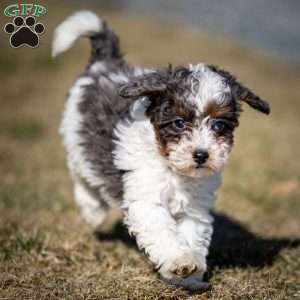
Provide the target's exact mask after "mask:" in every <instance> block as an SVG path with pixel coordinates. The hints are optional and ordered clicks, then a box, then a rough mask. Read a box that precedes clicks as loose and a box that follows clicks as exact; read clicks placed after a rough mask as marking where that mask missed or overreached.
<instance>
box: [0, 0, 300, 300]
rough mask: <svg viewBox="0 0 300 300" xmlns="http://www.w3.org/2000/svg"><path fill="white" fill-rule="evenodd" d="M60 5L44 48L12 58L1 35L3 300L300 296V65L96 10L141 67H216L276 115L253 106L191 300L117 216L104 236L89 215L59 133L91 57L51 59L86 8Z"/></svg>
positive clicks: (52, 12) (82, 53)
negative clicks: (200, 285) (203, 280)
mask: <svg viewBox="0 0 300 300" xmlns="http://www.w3.org/2000/svg"><path fill="white" fill-rule="evenodd" d="M59 3H61V2H58V1H51V4H50V1H48V14H47V15H46V16H45V17H43V18H41V19H40V21H41V22H43V23H44V24H45V26H46V32H45V33H44V34H43V36H42V37H41V44H40V46H39V48H36V49H30V48H27V47H22V48H19V49H12V48H11V47H10V46H9V42H8V36H7V35H6V34H5V33H3V32H2V33H1V34H2V38H1V40H2V42H1V54H0V78H1V92H0V93H1V97H0V101H1V110H0V299H48V300H50V299H51V300H52V299H110V300H112V299H122V300H123V299H124V300H125V299H144V300H146V299H147V300H150V299H151V300H152V299H161V300H162V299H169V300H170V299H173V300H175V299H189V300H192V299H214V300H217V299H222V300H227V299H228V300H229V299H233V300H238V299H241V300H244V299H247V300H248V299H249V300H250V299H251V300H252V299H266V300H269V299H274V300H275V299H276V300H279V299H280V300H283V299H286V300H293V299H300V217H299V216H300V202H299V197H300V162H299V157H298V156H299V154H300V118H299V114H300V101H299V99H300V88H299V86H300V68H299V67H298V68H296V67H295V66H288V65H285V64H284V63H283V62H280V61H278V60H276V59H275V58H271V57H267V56H266V55H265V54H264V55H263V54H261V53H258V52H257V51H255V50H252V49H248V48H246V47H242V46H240V45H238V44H236V43H234V42H232V41H230V40H224V39H220V38H215V37H214V36H208V35H206V34H204V33H201V32H200V31H199V32H198V31H196V30H195V29H193V30H192V29H191V28H188V27H184V26H182V25H180V24H176V23H175V24H164V23H159V22H157V21H156V22H152V20H151V19H145V18H142V17H141V16H129V15H126V14H124V13H121V12H117V11H100V10H99V9H98V10H97V9H95V11H96V12H97V13H99V15H101V16H103V17H104V18H105V19H107V20H108V21H109V23H110V24H111V26H112V27H113V28H114V29H115V30H116V32H118V34H119V35H120V37H121V41H122V45H123V49H124V53H125V54H126V58H127V60H128V61H130V62H131V63H135V64H143V65H147V66H166V65H167V64H168V63H172V64H174V65H176V64H180V63H189V62H199V61H205V62H209V63H213V64H217V65H220V66H222V67H224V68H227V69H229V70H231V71H232V72H233V73H235V74H236V75H237V76H238V77H239V79H240V80H241V81H242V82H245V83H247V84H248V85H249V86H251V87H253V89H254V90H255V91H256V92H257V93H258V94H259V95H260V96H261V97H262V98H264V99H266V100H268V101H269V102H270V104H271V107H272V113H271V115H270V116H267V117H266V116H265V115H262V114H259V113H256V112H254V111H252V110H251V109H250V108H248V107H246V106H245V107H244V113H243V115H242V118H241V125H240V127H239V129H238V130H237V132H236V145H235V148H234V150H233V153H232V156H231V159H230V161H229V164H228V166H227V168H226V171H225V174H224V184H223V187H222V189H221V191H220V193H219V197H218V202H217V207H216V211H215V214H216V223H215V234H214V237H213V243H212V246H211V251H210V256H209V258H208V261H209V272H208V274H207V280H209V282H210V283H211V289H210V290H209V291H206V292H204V293H202V294H199V293H198V294H190V293H188V292H186V291H184V290H182V289H175V288H173V287H170V286H167V285H165V284H164V283H163V282H162V281H161V280H160V279H159V277H158V276H157V274H156V273H155V272H154V271H153V269H152V266H151V265H150V264H149V262H148V260H147V259H146V258H145V256H144V255H143V254H142V253H141V252H139V251H138V250H137V248H136V245H135V242H134V241H133V240H132V239H130V238H129V236H128V235H127V233H126V230H125V229H124V228H123V227H122V224H121V222H120V221H118V217H117V216H115V215H114V214H112V216H111V219H110V220H108V221H109V222H107V224H106V226H105V228H102V229H101V230H99V231H98V232H95V233H93V232H92V231H91V230H90V228H89V227H88V226H87V225H85V224H84V222H83V221H82V219H81V218H80V215H79V212H78V210H77V208H76V206H75V204H74V201H73V195H72V185H71V180H70V178H69V174H68V171H67V167H66V161H65V155H64V151H63V147H62V145H61V140H60V137H59V135H58V127H59V123H60V119H61V114H62V111H63V106H64V97H65V95H66V93H67V91H68V89H69V88H70V86H71V85H72V82H73V81H74V80H75V78H76V76H77V75H78V74H80V72H81V71H82V70H83V69H84V67H85V64H86V63H87V59H88V56H89V50H90V49H89V43H88V41H87V40H81V41H80V42H79V43H77V44H76V46H75V47H74V48H72V49H71V51H70V52H68V53H66V54H64V55H62V56H61V57H59V58H58V59H57V60H55V61H53V60H52V59H51V57H50V48H51V37H52V32H53V29H54V27H55V26H56V25H57V24H58V23H59V22H60V21H61V20H62V19H63V18H65V17H66V16H67V15H69V14H70V13H71V12H73V11H74V10H76V9H77V8H81V7H82V8H83V5H80V4H76V5H75V4H73V5H72V6H71V5H69V6H68V5H62V4H59ZM65 3H68V2H65ZM69 3H70V2H69ZM58 5H59V6H58ZM85 7H86V6H85ZM90 7H92V6H91V5H90ZM3 18H5V17H2V20H4V19H3ZM6 21H8V20H5V22H6ZM3 23H4V22H3Z"/></svg>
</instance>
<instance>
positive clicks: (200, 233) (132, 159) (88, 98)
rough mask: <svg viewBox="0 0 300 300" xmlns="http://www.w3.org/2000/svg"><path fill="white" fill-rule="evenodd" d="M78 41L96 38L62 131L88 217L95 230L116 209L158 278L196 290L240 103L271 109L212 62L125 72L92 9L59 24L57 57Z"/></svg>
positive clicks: (113, 40) (69, 101)
mask: <svg viewBox="0 0 300 300" xmlns="http://www.w3.org/2000/svg"><path fill="white" fill-rule="evenodd" d="M80 36H87V37H89V38H90V41H91V45H92V54H91V58H90V62H89V64H88V66H87V67H86V70H85V71H84V72H83V73H82V75H81V76H80V77H79V78H78V79H77V81H76V82H75V83H74V85H73V87H72V88H71V90H70V92H69V95H68V97H67V101H66V104H65V111H64V114H63V120H62V124H61V128H60V133H61V135H62V137H63V141H64V145H65V148H66V152H67V157H68V165H69V168H70V172H71V175H72V178H73V180H74V195H75V200H76V202H77V204H78V205H79V207H80V208H81V211H82V215H83V217H84V218H85V220H86V221H87V222H88V223H90V224H91V225H93V226H97V225H99V224H101V222H102V221H103V219H104V218H105V216H106V214H107V211H108V210H109V208H111V207H116V206H117V207H120V208H121V209H122V211H123V213H124V223H125V224H126V225H127V227H128V230H129V232H130V233H131V234H133V235H134V236H135V238H136V241H137V244H138V246H139V248H140V249H143V250H144V251H145V252H146V254H147V255H148V256H149V259H150V261H151V262H152V263H153V264H154V265H155V267H156V268H157V269H158V271H159V273H160V274H161V276H162V277H163V278H164V279H165V280H167V281H169V282H171V283H172V284H175V285H179V286H183V287H186V288H188V289H193V290H195V289H199V288H201V287H203V286H205V284H204V283H203V281H202V280H203V274H204V273H205V271H206V268H207V266H206V256H207V254H208V248H209V245H210V241H211V235H212V231H213V227H212V222H213V219H212V216H211V215H210V213H209V212H210V210H211V209H212V207H213V204H214V201H215V194H216V191H217V189H218V188H219V186H220V178H221V172H222V169H223V167H224V164H225V163H226V161H227V159H228V156H229V153H230V151H231V149H232V146H233V133H234V129H235V128H236V127H237V126H238V124H239V116H240V113H241V104H242V103H243V102H246V103H247V104H249V105H250V106H251V107H253V108H254V109H256V110H258V111H260V112H263V113H265V114H268V113H269V112H270V108H269V105H268V104H267V103H266V102H265V101H263V100H262V99H260V98H259V97H258V96H257V95H255V94H254V93H253V92H251V91H250V90H249V89H248V88H247V87H245V86H243V85H242V84H241V83H239V82H238V81H237V80H236V78H235V77H234V76H232V75H231V74H230V73H229V72H227V71H224V70H221V69H219V68H217V67H215V66H212V65H207V64H203V63H199V64H195V65H188V66H181V67H177V68H174V69H172V68H171V67H169V68H167V69H146V68H142V67H135V66H130V65H128V64H127V63H126V62H125V60H124V58H123V56H122V54H121V52H120V48H119V40H118V37H117V36H116V35H115V34H114V32H113V31H112V30H111V29H110V28H109V27H108V26H107V25H106V23H105V22H103V21H102V20H101V19H100V18H98V17H97V16H96V15H95V14H93V13H91V12H88V11H81V12H78V13H76V14H74V15H72V16H71V17H69V18H68V19H66V20H65V21H64V22H63V23H62V24H60V25H59V26H58V27H57V29H56V31H55V34H54V41H53V55H54V56H56V55H58V54H60V53H61V52H63V51H65V50H67V49H69V48H70V47H71V46H72V44H73V43H74V42H75V41H76V39H77V38H79V37H80Z"/></svg>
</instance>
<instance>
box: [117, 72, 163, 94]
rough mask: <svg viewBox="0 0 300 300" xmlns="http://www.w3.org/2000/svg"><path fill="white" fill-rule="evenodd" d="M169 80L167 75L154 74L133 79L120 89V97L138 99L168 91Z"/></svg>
mask: <svg viewBox="0 0 300 300" xmlns="http://www.w3.org/2000/svg"><path fill="white" fill-rule="evenodd" d="M167 83H168V78H167V76H166V74H164V73H160V72H158V71H157V72H152V73H148V74H145V75H142V76H137V77H135V78H133V79H131V80H130V81H129V82H128V83H125V84H124V85H122V86H121V87H120V89H119V95H120V96H121V97H123V98H136V97H142V96H151V95H155V94H158V93H161V92H163V91H165V90H166V88H167Z"/></svg>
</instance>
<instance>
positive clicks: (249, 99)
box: [233, 81, 271, 115]
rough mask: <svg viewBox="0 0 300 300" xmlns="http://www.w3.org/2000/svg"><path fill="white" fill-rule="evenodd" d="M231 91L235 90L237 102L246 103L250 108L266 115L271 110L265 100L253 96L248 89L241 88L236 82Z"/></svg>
mask: <svg viewBox="0 0 300 300" xmlns="http://www.w3.org/2000/svg"><path fill="white" fill-rule="evenodd" d="M233 89H235V93H236V96H237V98H238V99H239V100H241V101H244V102H246V103H247V104H248V105H250V106H251V107H252V108H254V109H256V110H258V111H260V112H262V113H264V114H267V115H268V114H269V113H270V111H271V109H270V105H269V103H268V102H266V101H265V100H262V99H261V98H260V97H259V96H257V95H256V94H254V93H253V92H252V91H251V90H250V89H248V88H247V87H245V86H243V85H242V84H241V83H239V82H238V81H236V84H235V86H233Z"/></svg>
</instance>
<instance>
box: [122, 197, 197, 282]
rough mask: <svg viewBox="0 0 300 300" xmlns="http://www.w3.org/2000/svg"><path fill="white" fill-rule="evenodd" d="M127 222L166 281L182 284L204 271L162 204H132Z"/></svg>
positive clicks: (141, 246)
mask: <svg viewBox="0 0 300 300" xmlns="http://www.w3.org/2000/svg"><path fill="white" fill-rule="evenodd" d="M127 203H128V202H127ZM125 223H126V224H127V226H128V228H129V231H130V232H131V233H132V234H134V235H135V237H136V239H137V243H138V246H139V247H140V248H142V249H144V250H145V252H146V253H147V254H148V255H149V258H150V260H151V261H152V262H153V263H154V264H155V266H156V267H157V268H158V269H159V272H160V274H161V275H162V277H163V278H164V279H167V280H169V281H171V282H173V283H175V284H179V285H183V284H181V279H182V278H186V277H188V276H190V275H191V274H193V273H195V272H198V271H199V270H201V269H202V268H203V266H202V265H201V261H199V260H198V259H197V257H196V256H195V253H194V252H193V251H192V250H191V247H190V246H189V245H188V243H187V241H186V239H185V238H184V237H183V236H182V235H180V234H178V228H177V224H176V221H175V220H174V219H173V217H172V216H171V215H170V213H169V211H168V209H167V208H165V207H163V206H162V205H161V204H158V203H153V202H150V201H148V202H146V201H132V202H130V203H129V205H127V208H126V211H125Z"/></svg>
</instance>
